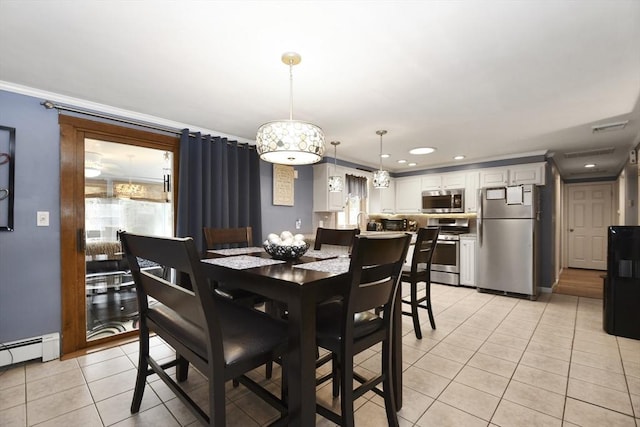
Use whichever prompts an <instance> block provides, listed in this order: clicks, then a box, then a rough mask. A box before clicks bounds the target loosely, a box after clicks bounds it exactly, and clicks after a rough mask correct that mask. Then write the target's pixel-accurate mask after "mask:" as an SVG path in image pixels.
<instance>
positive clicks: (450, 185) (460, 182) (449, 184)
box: [442, 173, 467, 190]
mask: <svg viewBox="0 0 640 427" xmlns="http://www.w3.org/2000/svg"><path fill="white" fill-rule="evenodd" d="M466 180H467V177H466V174H464V173H446V174H444V175H442V189H443V190H456V189H460V188H465V187H466Z"/></svg>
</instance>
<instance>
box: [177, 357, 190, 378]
mask: <svg viewBox="0 0 640 427" xmlns="http://www.w3.org/2000/svg"><path fill="white" fill-rule="evenodd" d="M176 360H177V362H178V363H177V365H176V380H177V381H178V382H183V381H186V380H187V377H188V376H189V361H188V360H187V359H185V358H184V357H182V356H180V355H179V354H176Z"/></svg>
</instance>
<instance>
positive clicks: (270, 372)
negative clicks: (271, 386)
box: [264, 362, 273, 380]
mask: <svg viewBox="0 0 640 427" xmlns="http://www.w3.org/2000/svg"><path fill="white" fill-rule="evenodd" d="M264 368H265V375H264V376H265V377H266V378H267V379H268V380H270V379H271V377H273V362H267V364H266V365H264Z"/></svg>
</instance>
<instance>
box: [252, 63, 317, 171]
mask: <svg viewBox="0 0 640 427" xmlns="http://www.w3.org/2000/svg"><path fill="white" fill-rule="evenodd" d="M300 61H301V57H300V55H299V54H297V53H295V52H287V53H284V54H283V55H282V62H284V63H285V64H287V65H289V120H277V121H273V122H268V123H265V124H263V125H262V126H260V128H259V129H258V134H257V135H256V148H257V151H258V154H259V155H260V158H261V159H262V160H265V161H267V162H271V163H279V164H283V165H308V164H311V163H317V162H319V161H320V160H322V156H323V155H324V132H322V129H320V128H319V127H318V126H316V125H314V124H311V123H307V122H301V121H299V120H293V66H294V65H297V64H299V63H300Z"/></svg>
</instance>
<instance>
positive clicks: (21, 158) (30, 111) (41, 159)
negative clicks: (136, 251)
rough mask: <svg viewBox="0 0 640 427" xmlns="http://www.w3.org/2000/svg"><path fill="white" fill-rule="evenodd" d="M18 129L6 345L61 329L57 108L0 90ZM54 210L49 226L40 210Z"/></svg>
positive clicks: (5, 252) (4, 261)
mask: <svg viewBox="0 0 640 427" xmlns="http://www.w3.org/2000/svg"><path fill="white" fill-rule="evenodd" d="M0 125H3V126H9V127H13V128H16V154H15V205H14V218H15V223H14V225H15V229H14V231H10V232H0V343H2V342H7V341H14V340H18V339H22V338H29V337H33V336H39V335H43V334H47V333H51V332H59V331H60V316H61V314H60V190H59V188H60V137H59V134H60V128H59V126H58V115H57V114H56V112H55V110H46V109H44V108H43V107H42V106H40V100H39V99H36V98H32V97H27V96H23V95H18V94H14V93H10V92H5V91H0ZM37 211H49V223H50V225H49V227H37V226H36V212H37Z"/></svg>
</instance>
